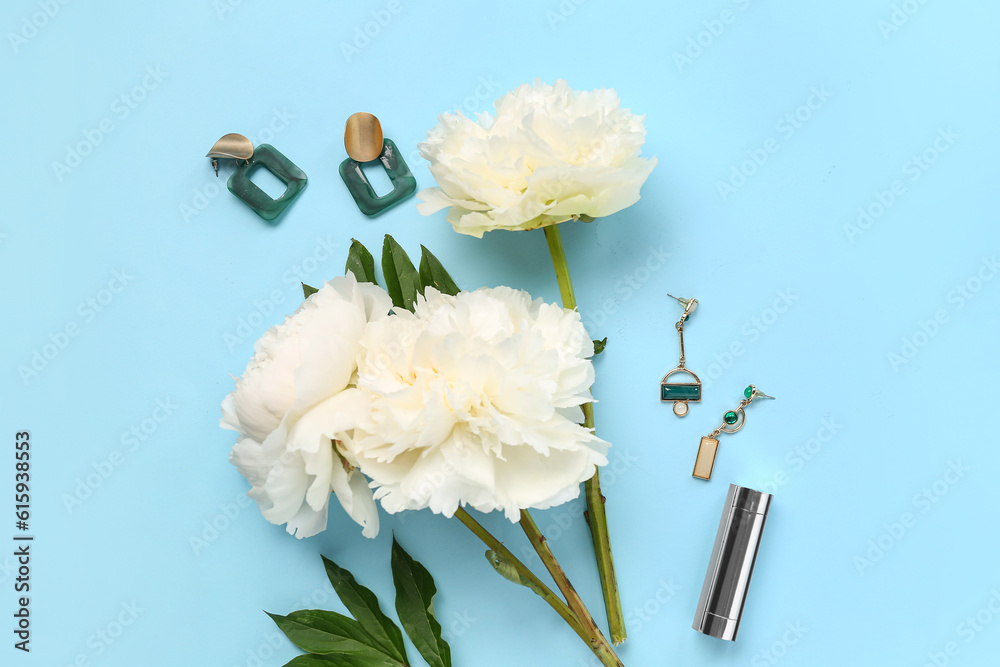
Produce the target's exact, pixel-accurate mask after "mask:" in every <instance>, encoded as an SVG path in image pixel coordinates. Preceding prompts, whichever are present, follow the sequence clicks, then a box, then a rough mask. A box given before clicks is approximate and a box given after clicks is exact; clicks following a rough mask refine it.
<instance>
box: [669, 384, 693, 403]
mask: <svg viewBox="0 0 1000 667" xmlns="http://www.w3.org/2000/svg"><path fill="white" fill-rule="evenodd" d="M660 400H661V401H700V400H701V385H700V384H690V383H683V384H681V383H676V384H661V385H660Z"/></svg>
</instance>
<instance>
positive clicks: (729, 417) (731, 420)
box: [722, 410, 737, 424]
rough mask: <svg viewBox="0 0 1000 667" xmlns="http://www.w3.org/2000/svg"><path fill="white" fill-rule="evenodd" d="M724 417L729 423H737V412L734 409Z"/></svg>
mask: <svg viewBox="0 0 1000 667" xmlns="http://www.w3.org/2000/svg"><path fill="white" fill-rule="evenodd" d="M722 418H723V419H724V420H725V422H726V423H727V424H735V423H736V419H737V417H736V413H735V412H733V411H732V410H730V411H729V412H727V413H726V414H725V415H724V416H723V417H722Z"/></svg>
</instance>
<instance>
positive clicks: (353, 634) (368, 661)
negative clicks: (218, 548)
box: [268, 609, 405, 667]
mask: <svg viewBox="0 0 1000 667" xmlns="http://www.w3.org/2000/svg"><path fill="white" fill-rule="evenodd" d="M268 616H270V617H271V619H272V620H273V621H274V622H275V624H277V626H278V627H279V628H280V629H281V631H282V632H284V633H285V635H287V636H288V638H289V639H290V640H291V641H292V643H293V644H295V645H296V646H298V647H299V648H300V649H302V650H303V651H306V652H307V653H320V654H337V655H341V654H343V655H349V656H354V657H357V658H359V659H364V661H365V662H358V663H356V664H358V665H364V666H365V667H400V665H405V663H402V662H400V661H399V660H396V659H395V658H393V657H392V656H389V655H386V654H385V653H384V652H383V651H382V649H381V648H379V647H378V646H376V645H375V640H374V639H373V638H372V636H371V635H369V634H368V633H367V632H365V630H364V628H362V627H361V624H360V623H358V622H357V621H355V620H354V619H353V618H348V617H347V616H344V615H343V614H338V613H336V612H333V611H323V610H319V609H309V610H302V611H293V612H292V613H291V614H289V615H288V616H279V615H277V614H268Z"/></svg>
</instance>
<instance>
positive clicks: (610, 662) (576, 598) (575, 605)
mask: <svg viewBox="0 0 1000 667" xmlns="http://www.w3.org/2000/svg"><path fill="white" fill-rule="evenodd" d="M520 523H521V530H523V531H524V534H525V535H527V537H528V541H529V542H531V546H532V547H534V549H535V552H536V553H537V554H538V557H539V558H541V559H542V563H544V564H545V567H546V569H548V571H549V574H550V575H552V578H553V579H554V580H555V582H556V585H557V586H558V587H559V590H560V591H562V594H563V595H564V596H565V597H566V602H568V603H569V608H570V609H572V610H573V612H574V613H575V614H576V616H577V618H579V619H580V622H581V623H582V624H583V627H584V630H585V631H586V632H587V634H588V635H589V636H590V640H589V642H588V644H589V646H590V650H591V651H593V652H594V655H596V656H597V657H598V658H599V659H600V661H601V664H602V665H604V666H605V667H625V665H624V663H622V661H621V659H620V658H619V657H618V656H617V655H616V654H615V650H614V648H612V647H611V644H610V643H608V640H607V639H606V638H605V637H604V635H603V634H602V633H601V629H600V628H598V627H597V623H596V622H595V621H594V617H593V616H591V615H590V612H589V611H587V607H586V605H584V604H583V600H582V599H581V598H580V594H579V593H577V592H576V589H575V588H573V584H571V583H570V581H569V578H568V577H567V576H566V573H565V572H563V569H562V567H561V566H560V565H559V561H557V560H556V557H555V555H554V554H553V553H552V549H550V548H549V544H548V541H547V540H546V539H545V536H544V535H542V532H541V531H540V530H538V526H537V525H535V521H534V519H532V518H531V515H530V514H528V511H527V510H521V521H520Z"/></svg>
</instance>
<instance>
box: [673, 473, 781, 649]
mask: <svg viewBox="0 0 1000 667" xmlns="http://www.w3.org/2000/svg"><path fill="white" fill-rule="evenodd" d="M771 498H772V496H771V494H770V493H761V492H760V491H754V490H753V489H746V488H744V487H742V486H737V485H735V484H730V485H729V494H728V495H727V496H726V505H725V507H723V509H722V520H721V521H719V532H718V533H717V534H716V536H715V546H714V547H712V559H711V560H710V561H709V563H708V573H707V574H706V575H705V584H704V585H703V586H702V589H701V598H700V599H699V600H698V611H697V612H695V616H694V624H693V625H692V627H693V628H694V629H695V630H697V631H698V632H701V633H704V634H706V635H709V636H711V637H717V638H719V639H725V640H728V641H736V633H737V632H738V631H739V629H740V618H741V616H742V615H743V605H744V603H745V602H746V599H747V590H749V588H750V577H751V576H752V575H753V566H754V562H755V561H756V560H757V549H758V548H759V547H760V538H761V535H763V532H764V521H765V520H766V519H767V510H768V508H769V507H770V506H771Z"/></svg>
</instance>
